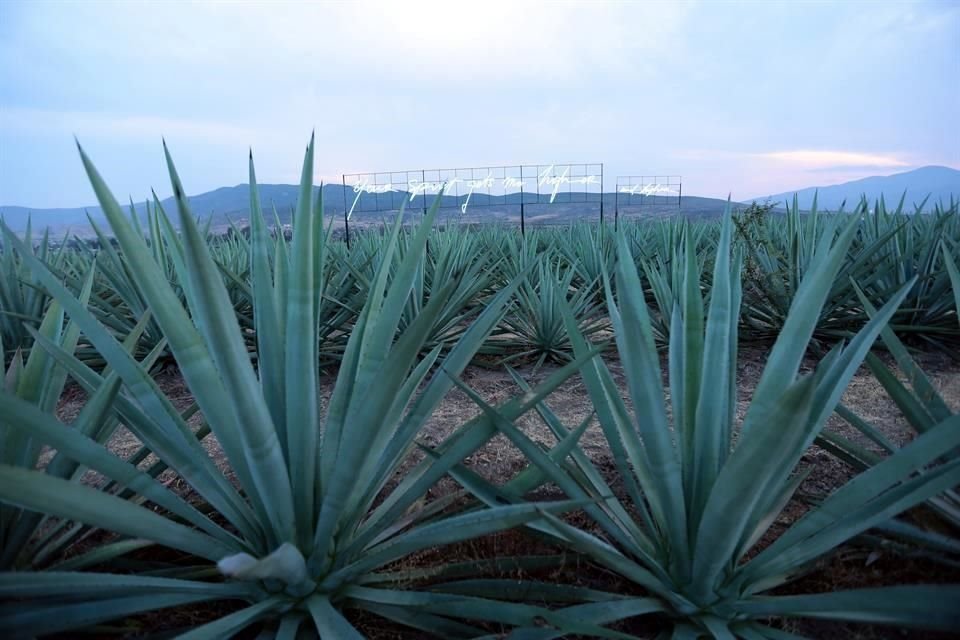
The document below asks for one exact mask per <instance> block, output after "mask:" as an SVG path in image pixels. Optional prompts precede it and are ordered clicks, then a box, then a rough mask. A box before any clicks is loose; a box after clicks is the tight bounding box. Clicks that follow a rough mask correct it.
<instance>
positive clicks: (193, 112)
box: [0, 0, 960, 207]
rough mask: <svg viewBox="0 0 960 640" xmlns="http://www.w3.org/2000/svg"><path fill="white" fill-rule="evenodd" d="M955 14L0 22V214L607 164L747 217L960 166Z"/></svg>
mask: <svg viewBox="0 0 960 640" xmlns="http://www.w3.org/2000/svg"><path fill="white" fill-rule="evenodd" d="M958 114H960V2H956V1H934V2H857V1H845V2H835V3H830V2H824V3H817V2H791V3H783V4H780V3H776V2H742V3H727V2H688V3H681V2H676V3H653V2H644V3H640V2H636V3H601V2H591V3H574V2H569V3H568V2H563V3H561V2H554V3H534V2H506V3H499V2H492V1H487V0H484V1H479V0H477V1H471V2H453V1H451V0H445V1H439V2H414V1H410V0H398V1H396V2H390V3H387V2H382V3H381V2H369V3H349V4H347V3H344V4H326V3H323V4H320V3H316V4H310V5H308V4H306V3H288V4H283V3H278V2H271V3H253V2H249V3H243V4H239V3H218V4H208V3H204V4H186V3H180V2H165V3H149V2H147V3H144V2H132V1H131V2H120V3H108V2H53V1H43V0H37V1H33V2H15V1H10V0H5V1H2V2H0V204H3V205H23V206H31V207H68V206H81V205H88V204H90V203H92V202H94V201H95V198H94V197H93V193H92V190H91V189H90V187H89V185H88V183H87V181H86V178H85V176H84V174H83V171H82V168H81V165H80V161H79V159H78V156H77V152H76V148H75V146H74V142H73V136H74V135H76V136H77V137H78V138H79V139H80V141H81V143H82V144H83V145H84V147H85V148H86V150H87V151H88V152H89V154H90V155H91V157H92V158H93V160H94V162H95V163H96V164H97V166H98V168H99V169H100V171H101V173H103V175H104V176H105V178H106V179H107V182H108V184H109V185H110V186H111V187H112V189H113V190H114V193H115V194H116V195H117V196H118V197H119V198H121V199H126V198H127V197H128V196H132V197H133V198H134V199H135V200H142V199H144V198H145V197H147V196H148V195H149V190H150V188H151V187H154V188H156V190H157V193H158V195H160V197H165V196H167V195H169V194H170V186H169V182H168V180H167V178H166V172H165V166H164V162H163V154H162V149H161V144H160V142H161V137H162V136H165V137H166V140H167V142H168V143H169V145H170V148H171V150H172V152H173V154H174V158H175V160H176V162H177V166H178V169H179V170H180V174H181V176H182V177H183V179H184V183H185V186H186V188H187V191H188V193H191V194H196V193H201V192H204V191H208V190H211V189H214V188H216V187H220V186H231V185H236V184H239V183H244V182H246V179H247V173H246V161H247V149H248V148H250V147H252V148H253V152H254V156H255V159H256V163H257V173H258V179H259V180H260V181H261V182H264V183H268V182H269V183H278V182H283V183H291V182H296V181H297V180H298V177H299V168H300V163H301V161H302V153H303V147H304V145H305V144H306V142H307V141H308V139H309V136H310V132H311V130H315V131H316V136H317V160H316V162H317V179H318V180H319V179H325V180H327V181H330V180H335V181H337V182H339V180H340V174H341V173H344V172H346V173H350V172H362V171H379V170H406V169H419V168H423V167H426V168H442V167H461V166H486V165H504V164H520V163H531V164H537V163H553V162H557V163H560V162H603V163H605V167H604V173H605V175H606V176H607V177H608V184H607V185H606V186H607V190H608V191H612V190H613V184H612V177H613V176H616V175H618V174H634V175H636V174H645V175H652V174H661V175H663V174H681V175H682V176H683V190H684V194H690V195H702V196H712V197H726V196H727V194H728V193H731V194H732V196H733V199H734V200H738V199H741V200H742V199H747V198H750V197H755V196H763V195H765V194H770V193H776V192H780V191H787V190H790V189H795V188H802V187H807V186H812V185H826V184H835V183H838V182H844V181H846V180H851V179H855V178H860V177H864V176H868V175H885V174H890V173H896V172H899V171H905V170H908V169H911V168H915V167H919V166H924V165H930V164H939V165H946V166H951V167H954V168H960V125H958Z"/></svg>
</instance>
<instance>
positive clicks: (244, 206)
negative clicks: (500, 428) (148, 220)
mask: <svg viewBox="0 0 960 640" xmlns="http://www.w3.org/2000/svg"><path fill="white" fill-rule="evenodd" d="M258 188H259V191H260V201H261V203H262V206H263V210H264V214H265V215H266V216H267V217H268V219H269V218H272V215H273V210H274V209H275V210H276V212H277V216H278V217H279V218H280V221H281V222H282V223H285V224H286V223H289V222H290V218H291V213H292V211H293V210H294V208H295V207H296V203H297V195H298V193H299V187H298V186H296V185H286V184H261V185H258ZM319 190H320V187H314V190H313V193H314V197H316V196H317V194H318V193H319ZM409 195H410V194H409V193H408V192H406V191H393V192H389V193H386V194H372V193H363V194H361V197H360V199H359V200H357V202H356V206H355V207H354V211H353V214H352V215H351V218H350V224H351V226H353V225H354V224H357V225H358V226H363V225H368V224H372V223H378V222H380V221H381V220H383V219H384V218H388V217H390V216H391V213H390V212H389V211H384V210H382V209H383V208H384V206H383V205H384V203H385V202H390V203H392V204H391V205H387V206H394V205H395V206H397V207H399V203H400V202H401V201H403V200H405V199H408V198H409ZM598 196H599V194H597V193H591V194H586V193H582V192H581V193H560V194H559V195H558V196H557V199H556V201H555V202H554V203H553V204H542V203H540V204H537V203H531V202H530V200H531V199H532V198H535V195H534V194H530V193H528V194H525V203H526V204H525V205H524V215H525V218H526V220H527V221H528V222H529V223H568V222H571V221H573V220H577V219H598V218H599V210H600V207H599V197H598ZM355 197H356V194H355V193H354V192H353V189H352V188H351V187H344V186H343V185H340V184H327V185H324V187H323V200H324V211H325V214H326V215H328V216H332V218H333V220H334V223H335V224H337V225H338V226H339V225H341V224H342V220H343V213H344V210H345V209H347V210H349V209H350V208H351V206H353V203H354V198H355ZM520 197H521V196H520V194H519V193H516V194H509V195H506V196H489V195H486V194H474V195H473V196H472V197H471V199H470V202H469V205H468V208H467V214H466V216H460V215H459V211H460V205H462V204H463V203H464V200H465V196H443V197H442V198H441V207H442V210H441V218H448V219H450V218H458V219H459V220H461V221H468V222H485V221H493V220H500V221H504V222H511V223H518V222H519V219H520V208H519V203H520ZM378 198H379V202H378ZM432 199H433V196H429V195H428V196H427V202H428V203H432V201H433V200H432ZM188 200H189V202H190V207H191V210H192V211H193V213H194V215H197V216H199V217H200V218H201V219H206V218H207V217H212V218H213V221H212V228H213V229H214V230H225V229H226V228H227V227H228V226H229V224H230V223H231V222H233V223H235V224H237V225H239V226H244V225H245V224H246V221H247V219H248V218H249V216H250V189H249V187H248V185H246V184H239V185H236V186H234V187H221V188H219V189H214V190H213V191H208V192H206V193H201V194H198V195H195V196H189V197H188ZM423 201H424V200H423V198H422V197H419V196H418V197H417V198H416V204H415V205H413V206H410V205H408V211H410V212H411V213H413V212H419V211H421V210H422V206H421V203H423ZM656 201H657V203H656V204H646V203H645V204H642V205H640V206H636V205H634V206H621V207H620V209H621V212H622V214H623V215H624V216H629V217H635V216H643V217H672V216H677V215H683V216H686V217H690V218H711V217H716V216H719V215H720V214H722V213H723V210H724V207H725V205H726V201H725V200H720V199H716V198H700V197H697V196H686V195H685V196H683V200H682V206H679V207H678V206H677V203H676V200H675V199H673V198H669V199H668V198H664V197H657V198H656ZM621 203H622V201H621ZM160 204H161V206H162V207H163V208H164V210H165V211H166V212H167V213H168V214H169V215H170V216H171V217H173V218H174V220H175V219H176V210H177V209H176V203H175V202H174V200H173V198H172V197H171V198H166V199H164V200H161V201H160ZM734 204H735V205H736V204H739V203H734ZM134 206H135V208H136V211H137V213H138V214H139V216H140V218H141V220H143V219H145V216H146V204H145V203H144V202H138V203H135V205H134ZM603 206H604V216H609V218H608V219H612V218H613V214H614V209H615V206H616V196H615V194H613V193H604V194H603ZM378 209H380V210H378ZM124 210H125V211H129V204H128V205H126V206H125V207H124ZM88 214H89V216H90V218H92V219H93V221H94V222H95V223H96V224H97V225H98V226H104V227H105V226H107V225H106V222H105V218H104V215H103V211H102V210H101V209H100V207H98V206H90V207H76V208H61V209H34V208H28V207H17V206H0V217H2V218H3V219H4V221H5V222H6V224H7V225H8V226H9V227H10V228H11V229H13V230H14V231H17V232H23V231H24V230H25V229H26V227H27V221H28V220H31V221H32V225H33V228H34V229H37V230H39V229H43V228H44V227H49V228H50V230H51V234H52V235H54V236H57V235H62V234H65V233H68V232H69V233H70V234H72V235H78V236H80V237H89V236H91V235H92V234H93V232H92V229H91V227H90V225H89V221H88V219H87V215H88Z"/></svg>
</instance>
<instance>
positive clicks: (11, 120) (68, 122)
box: [0, 107, 262, 145]
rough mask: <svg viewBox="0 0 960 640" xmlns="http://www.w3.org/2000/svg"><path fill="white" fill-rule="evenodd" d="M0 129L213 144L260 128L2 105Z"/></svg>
mask: <svg viewBox="0 0 960 640" xmlns="http://www.w3.org/2000/svg"><path fill="white" fill-rule="evenodd" d="M0 132H2V133H6V134H13V133H20V134H29V135H35V136H43V135H48V136H49V135H53V136H64V135H72V134H76V135H77V136H78V137H80V138H81V140H82V139H83V137H85V136H90V137H97V138H113V139H118V138H119V139H142V138H143V137H144V136H145V135H149V136H161V135H162V136H167V137H171V138H172V137H180V138H184V139H190V140H200V141H203V142H208V143H214V144H229V145H233V144H236V143H237V141H241V142H243V141H249V140H253V139H254V136H256V135H257V134H258V133H259V134H262V131H255V130H254V129H252V128H248V127H243V126H240V125H233V124H229V123H225V122H216V121H204V120H197V119H194V118H190V119H178V118H164V117H159V116H153V115H136V114H127V115H121V114H115V113H102V112H98V113H93V112H82V111H58V110H54V109H31V108H17V107H13V108H4V109H3V110H0Z"/></svg>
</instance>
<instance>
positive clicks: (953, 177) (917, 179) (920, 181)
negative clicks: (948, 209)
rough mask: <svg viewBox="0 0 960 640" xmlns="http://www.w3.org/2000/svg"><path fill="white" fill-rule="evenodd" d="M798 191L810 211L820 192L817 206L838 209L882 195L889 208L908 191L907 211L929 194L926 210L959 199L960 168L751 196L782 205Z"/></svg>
mask: <svg viewBox="0 0 960 640" xmlns="http://www.w3.org/2000/svg"><path fill="white" fill-rule="evenodd" d="M794 193H796V194H797V201H798V203H799V205H800V208H801V209H802V210H808V209H810V207H811V206H812V205H813V195H814V193H816V194H817V207H818V208H819V209H826V210H830V211H836V210H837V209H839V208H840V205H841V204H842V203H843V202H844V201H846V205H847V206H846V208H847V210H850V209H852V208H853V207H855V206H856V205H857V204H858V203H859V202H860V198H861V196H866V197H867V201H868V202H869V203H870V205H871V207H872V206H873V204H874V202H876V201H877V200H878V199H879V198H880V197H881V196H883V199H884V201H885V202H886V205H887V207H888V208H890V207H896V206H897V203H899V202H900V197H901V196H903V194H904V193H906V199H905V200H904V210H905V211H908V212H910V213H913V211H914V205H915V204H916V205H919V204H920V202H921V201H922V200H923V199H924V198H926V197H927V196H930V197H929V199H928V200H927V204H926V206H925V207H924V209H923V210H924V211H930V210H932V209H933V205H934V204H935V203H939V202H941V201H942V202H943V203H945V204H949V202H950V196H951V195H953V197H954V199H955V200H956V199H960V171H957V170H956V169H951V168H950V167H937V166H929V167H921V168H919V169H914V170H913V171H905V172H903V173H895V174H893V175H890V176H873V177H870V178H862V179H860V180H853V181H851V182H844V183H843V184H834V185H828V186H822V187H807V188H806V189H799V190H797V191H787V192H784V193H777V194H773V195H770V196H763V197H758V198H752V200H756V201H763V200H766V199H770V200H771V201H773V202H776V203H778V204H780V205H781V206H782V205H783V204H784V203H785V202H790V203H792V202H793V194H794Z"/></svg>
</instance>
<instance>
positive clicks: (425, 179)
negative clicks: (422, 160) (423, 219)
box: [420, 170, 427, 216]
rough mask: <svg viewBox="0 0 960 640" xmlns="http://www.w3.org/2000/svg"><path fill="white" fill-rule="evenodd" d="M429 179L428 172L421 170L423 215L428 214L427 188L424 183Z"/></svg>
mask: <svg viewBox="0 0 960 640" xmlns="http://www.w3.org/2000/svg"><path fill="white" fill-rule="evenodd" d="M426 181H427V172H426V171H425V170H423V171H421V172H420V188H421V189H422V190H423V191H422V192H421V193H420V195H421V196H423V215H424V216H426V215H427V190H426V189H425V188H424V186H423V184H424V183H425V182H426Z"/></svg>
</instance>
